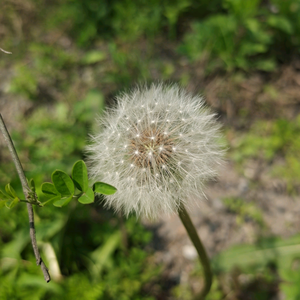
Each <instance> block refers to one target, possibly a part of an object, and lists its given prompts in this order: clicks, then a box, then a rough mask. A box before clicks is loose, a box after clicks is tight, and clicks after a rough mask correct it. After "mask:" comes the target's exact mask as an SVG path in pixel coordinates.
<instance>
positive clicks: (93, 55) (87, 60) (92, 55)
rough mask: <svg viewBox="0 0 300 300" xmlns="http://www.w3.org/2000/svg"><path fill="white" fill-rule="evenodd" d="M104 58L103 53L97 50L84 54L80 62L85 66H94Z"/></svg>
mask: <svg viewBox="0 0 300 300" xmlns="http://www.w3.org/2000/svg"><path fill="white" fill-rule="evenodd" d="M105 58H106V54H105V52H103V51H99V50H93V51H89V52H87V53H86V54H85V56H84V57H83V59H82V62H83V63H84V64H87V65H88V64H94V63H97V62H99V61H102V60H103V59H105Z"/></svg>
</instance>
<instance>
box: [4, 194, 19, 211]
mask: <svg viewBox="0 0 300 300" xmlns="http://www.w3.org/2000/svg"><path fill="white" fill-rule="evenodd" d="M19 202H20V199H19V198H18V197H16V198H15V199H13V200H8V201H6V202H5V206H6V207H7V208H9V209H10V208H13V207H14V206H15V205H16V204H18V203H19Z"/></svg>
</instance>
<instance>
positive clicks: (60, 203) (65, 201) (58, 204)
mask: <svg viewBox="0 0 300 300" xmlns="http://www.w3.org/2000/svg"><path fill="white" fill-rule="evenodd" d="M72 198H73V196H70V197H64V198H61V199H60V200H58V201H55V202H54V203H53V205H54V206H56V207H63V206H66V205H67V204H68V203H69V202H70V201H71V200H72Z"/></svg>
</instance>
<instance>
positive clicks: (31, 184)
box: [29, 178, 35, 192]
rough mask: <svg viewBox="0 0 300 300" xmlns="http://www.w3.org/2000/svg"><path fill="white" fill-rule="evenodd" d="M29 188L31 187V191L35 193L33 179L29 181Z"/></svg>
mask: <svg viewBox="0 0 300 300" xmlns="http://www.w3.org/2000/svg"><path fill="white" fill-rule="evenodd" d="M29 187H30V189H31V190H32V191H33V192H35V183H34V180H33V178H31V179H30V180H29Z"/></svg>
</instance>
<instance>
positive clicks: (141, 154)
mask: <svg viewBox="0 0 300 300" xmlns="http://www.w3.org/2000/svg"><path fill="white" fill-rule="evenodd" d="M100 127H101V130H102V131H101V132H100V133H99V134H97V135H95V136H93V137H92V143H91V145H90V146H89V147H88V151H89V156H88V164H89V173H90V177H91V179H92V180H95V181H99V180H102V179H103V180H105V181H106V182H108V183H110V184H112V185H113V186H115V187H116V188H117V189H118V192H117V193H116V194H115V195H112V196H109V197H107V198H106V200H105V203H106V205H107V206H109V207H113V208H114V209H115V210H116V211H123V212H124V213H125V214H126V215H128V214H129V213H131V212H136V213H137V215H141V216H146V217H149V218H156V217H158V216H159V215H160V214H161V213H166V214H170V213H173V212H178V210H179V209H180V204H181V203H183V204H184V205H186V206H189V204H190V203H191V202H192V201H194V200H195V199H199V198H200V197H203V195H204V192H203V184H204V183H205V181H207V180H208V179H210V178H212V177H214V176H215V175H216V166H217V165H218V164H219V163H220V161H221V157H222V149H221V148H220V146H219V144H218V143H217V139H218V138H219V137H220V133H219V124H218V123H217V122H216V118H215V115H214V114H213V113H211V112H210V110H209V109H208V108H207V107H205V106H204V101H203V99H202V98H201V97H199V96H195V97H193V96H191V95H189V94H188V93H186V92H185V91H184V90H182V89H180V88H179V87H178V86H163V85H152V86H151V87H150V88H146V89H144V88H137V89H135V90H134V91H132V92H131V94H123V95H121V96H120V97H118V98H117V105H116V107H115V108H112V109H111V110H110V111H108V112H107V113H106V115H105V116H104V117H103V118H101V119H100ZM116 173H118V174H119V176H116Z"/></svg>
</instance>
